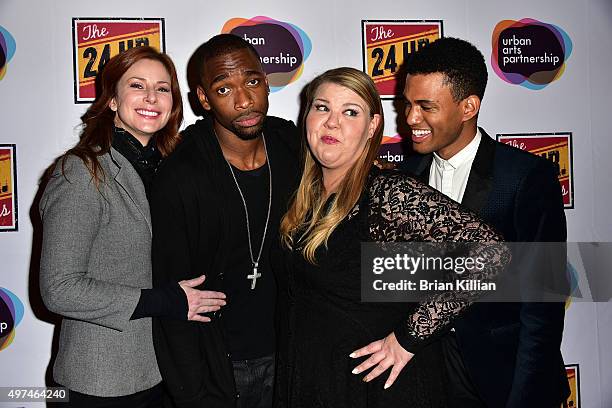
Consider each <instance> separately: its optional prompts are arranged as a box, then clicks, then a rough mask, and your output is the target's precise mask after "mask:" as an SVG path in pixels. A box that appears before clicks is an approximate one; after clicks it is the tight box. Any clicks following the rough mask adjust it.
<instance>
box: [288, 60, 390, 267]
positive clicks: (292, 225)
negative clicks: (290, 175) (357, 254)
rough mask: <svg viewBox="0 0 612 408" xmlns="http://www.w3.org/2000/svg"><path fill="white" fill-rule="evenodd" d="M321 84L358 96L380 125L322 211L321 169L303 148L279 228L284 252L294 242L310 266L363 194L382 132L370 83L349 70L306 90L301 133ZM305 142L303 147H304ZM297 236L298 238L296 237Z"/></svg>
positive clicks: (327, 76)
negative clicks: (299, 174) (299, 172)
mask: <svg viewBox="0 0 612 408" xmlns="http://www.w3.org/2000/svg"><path fill="white" fill-rule="evenodd" d="M325 83H333V84H336V85H340V86H343V87H345V88H348V89H350V90H351V91H353V92H355V93H356V94H357V95H359V96H360V97H361V98H362V99H363V100H364V101H365V103H366V105H367V106H368V109H369V111H370V117H373V116H374V115H376V114H378V115H380V121H379V123H378V126H377V128H376V129H375V131H374V135H373V136H372V137H371V138H369V139H368V141H367V143H366V146H365V148H364V150H363V152H362V153H361V155H360V156H359V158H358V159H357V160H356V161H355V164H354V165H353V166H352V167H351V168H350V169H349V171H348V172H347V174H346V175H345V176H344V180H343V181H342V182H341V183H340V186H339V188H338V191H337V192H336V196H335V197H334V198H333V199H332V200H333V201H332V203H331V206H330V207H329V210H327V211H326V208H324V206H325V195H324V193H325V191H324V186H323V173H322V171H321V165H320V164H319V163H318V162H317V160H316V158H315V157H314V156H313V154H312V152H311V151H310V149H308V146H304V148H303V152H304V155H305V157H304V160H303V162H304V170H303V173H302V180H301V181H300V185H299V187H298V189H297V191H296V193H295V195H294V197H293V201H292V202H291V205H290V206H289V210H288V211H287V213H286V214H285V216H284V217H283V219H282V221H281V226H280V232H281V240H282V242H283V244H284V245H285V246H286V247H288V248H293V246H294V245H296V244H297V243H298V242H299V243H300V245H301V246H302V249H301V252H302V255H303V256H304V258H305V259H306V260H307V261H308V262H310V263H312V264H314V263H316V259H315V253H316V251H317V249H318V248H319V247H320V246H321V245H325V246H327V241H328V240H329V237H330V236H331V234H332V233H333V232H334V230H335V229H336V227H337V226H338V225H339V224H340V222H342V220H343V219H344V218H345V217H346V216H348V214H349V212H350V211H351V209H352V208H353V207H354V206H355V204H356V203H357V201H358V200H359V197H360V195H361V192H362V191H363V189H364V187H365V184H366V181H367V177H368V173H369V171H370V168H371V166H372V164H373V163H374V159H375V158H376V156H377V154H378V149H379V146H380V142H381V140H382V134H383V129H384V118H383V110H382V105H381V102H380V96H379V95H378V91H377V90H376V86H375V85H374V82H372V80H371V79H370V77H368V76H367V75H366V74H364V73H363V72H361V71H359V70H357V69H354V68H349V67H342V68H336V69H332V70H329V71H326V72H324V73H323V74H321V75H319V76H318V77H316V78H315V79H314V80H313V81H312V82H311V83H310V84H309V85H308V87H307V88H306V94H305V96H306V105H305V109H304V111H303V114H302V123H303V124H304V126H303V132H304V133H306V128H305V127H306V125H305V123H306V117H307V116H308V113H309V112H310V109H311V107H312V103H313V100H314V97H315V94H316V92H317V90H318V89H319V87H320V86H321V85H323V84H325ZM305 139H306V138H303V143H304V144H306V141H305ZM298 235H299V236H298Z"/></svg>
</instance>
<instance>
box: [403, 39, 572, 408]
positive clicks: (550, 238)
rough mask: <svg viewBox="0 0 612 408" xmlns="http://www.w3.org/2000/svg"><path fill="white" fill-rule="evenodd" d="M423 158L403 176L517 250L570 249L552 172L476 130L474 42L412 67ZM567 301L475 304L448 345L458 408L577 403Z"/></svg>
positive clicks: (416, 144) (444, 48)
mask: <svg viewBox="0 0 612 408" xmlns="http://www.w3.org/2000/svg"><path fill="white" fill-rule="evenodd" d="M406 68H407V71H406V72H407V78H406V85H405V89H404V96H405V99H406V110H405V113H406V121H407V123H408V125H409V127H410V128H411V130H412V135H411V136H412V147H413V150H414V151H415V152H416V154H415V155H413V156H411V157H410V158H408V159H407V160H406V161H405V162H404V164H403V169H404V170H405V171H407V172H410V173H412V174H413V175H415V176H416V177H417V178H419V179H420V180H421V181H423V182H424V183H427V184H429V185H430V186H432V187H434V188H436V189H438V190H440V191H441V192H442V193H444V194H446V195H447V196H449V197H451V198H452V199H454V200H456V201H458V202H460V203H462V204H463V205H464V206H466V207H467V208H469V209H471V210H472V211H474V212H476V213H477V214H479V215H480V216H481V217H482V218H483V219H484V220H485V221H486V222H488V223H490V224H491V225H493V226H495V227H496V228H497V229H498V230H499V231H500V232H501V233H502V234H503V235H504V237H505V238H506V240H507V241H511V242H564V241H565V240H566V223H565V215H564V212H563V202H562V195H561V188H560V185H559V182H558V179H557V171H556V169H555V168H554V166H553V165H552V164H551V163H549V162H548V161H546V160H545V159H543V158H540V157H538V156H536V155H533V154H530V153H528V152H525V151H522V150H519V149H516V148H513V147H510V146H507V145H504V144H502V143H499V142H497V141H495V140H493V139H492V138H491V137H489V135H488V134H487V133H486V132H485V131H484V130H483V129H482V128H479V127H478V126H477V120H478V112H479V110H480V104H481V102H482V98H483V96H484V91H485V87H486V83H487V68H486V65H485V61H484V57H483V55H482V54H481V53H480V51H478V49H476V47H474V46H473V45H472V44H470V43H468V42H466V41H463V40H460V39H456V38H441V39H439V40H437V41H435V42H433V43H432V44H430V45H428V46H427V47H425V48H424V49H422V50H420V51H419V52H416V53H414V54H412V56H411V58H410V59H409V60H408V61H407V63H406ZM564 313H565V311H564V305H563V304H562V303H534V302H531V303H530V302H523V303H519V302H517V303H487V304H485V303H477V304H475V305H473V307H471V308H470V309H469V310H468V311H467V312H466V313H465V314H464V315H463V316H462V317H461V318H459V319H458V320H457V321H456V322H455V323H454V327H453V329H451V331H450V332H449V333H448V334H446V335H445V336H444V337H443V338H442V342H443V348H444V354H445V362H446V366H447V371H448V375H449V384H450V385H449V386H450V391H451V406H453V407H461V408H472V407H474V408H476V407H478V408H483V407H489V408H502V407H506V408H519V407H520V408H527V407H529V408H531V407H533V408H544V407H547V408H548V407H550V408H552V407H559V406H560V405H561V403H562V402H563V401H564V400H565V399H566V398H567V396H568V395H569V386H568V382H567V377H566V375H565V368H564V364H563V359H562V357H561V352H560V345H561V338H562V333H563V321H564Z"/></svg>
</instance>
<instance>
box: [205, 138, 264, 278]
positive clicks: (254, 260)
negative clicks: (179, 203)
mask: <svg viewBox="0 0 612 408" xmlns="http://www.w3.org/2000/svg"><path fill="white" fill-rule="evenodd" d="M215 136H216V137H217V141H218V140H219V137H218V136H217V132H215ZM261 138H262V139H263V144H264V151H265V152H266V163H267V164H268V180H269V189H268V191H269V196H268V215H266V224H265V226H264V232H263V236H262V237H261V245H260V246H259V252H258V253H257V258H255V257H254V256H253V244H252V243H251V226H250V223H249V210H248V208H247V204H246V200H245V199H244V194H243V193H242V190H241V189H240V185H239V184H238V180H237V179H236V175H235V174H234V169H233V168H232V165H231V164H230V162H229V161H228V160H227V159H226V158H225V156H223V158H224V159H225V162H226V163H227V166H228V167H229V169H230V173H231V174H232V178H233V179H234V183H235V184H236V188H237V189H238V193H240V198H242V205H243V206H244V215H245V218H246V227H247V238H248V242H249V255H250V256H251V264H252V265H253V273H252V274H251V275H247V279H250V280H251V289H255V285H256V284H257V278H261V273H259V272H257V268H258V267H259V259H260V258H261V252H262V251H263V247H264V241H265V240H266V233H267V232H268V223H269V222H270V210H271V208H272V166H270V159H269V158H268V148H267V147H266V138H265V136H264V134H263V133H262V134H261Z"/></svg>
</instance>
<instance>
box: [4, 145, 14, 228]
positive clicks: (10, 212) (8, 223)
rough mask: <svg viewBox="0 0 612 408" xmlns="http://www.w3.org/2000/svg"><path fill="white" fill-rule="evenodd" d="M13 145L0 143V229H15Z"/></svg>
mask: <svg viewBox="0 0 612 408" xmlns="http://www.w3.org/2000/svg"><path fill="white" fill-rule="evenodd" d="M16 175H17V171H16V169H15V145H14V144H8V145H7V144H2V145H0V231H16V230H17V194H16V188H15V186H16V182H15V178H16V177H15V176H16Z"/></svg>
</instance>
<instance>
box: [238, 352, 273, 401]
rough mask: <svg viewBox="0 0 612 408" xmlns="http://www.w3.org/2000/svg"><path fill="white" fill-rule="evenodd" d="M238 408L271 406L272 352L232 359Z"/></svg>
mask: <svg viewBox="0 0 612 408" xmlns="http://www.w3.org/2000/svg"><path fill="white" fill-rule="evenodd" d="M232 364H233V366H234V379H235V380H236V391H237V392H238V408H271V407H272V395H273V392H274V364H275V361H274V354H271V355H269V356H265V357H260V358H255V359H252V360H240V361H232Z"/></svg>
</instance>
